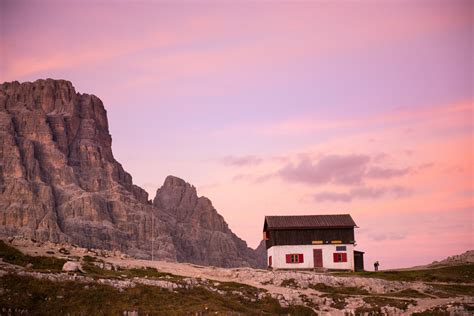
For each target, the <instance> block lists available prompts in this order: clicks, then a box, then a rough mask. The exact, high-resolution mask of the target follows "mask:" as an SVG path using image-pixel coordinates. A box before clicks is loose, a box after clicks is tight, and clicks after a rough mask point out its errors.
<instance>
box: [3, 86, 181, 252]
mask: <svg viewBox="0 0 474 316" xmlns="http://www.w3.org/2000/svg"><path fill="white" fill-rule="evenodd" d="M111 143H112V138H111V136H110V134H109V128H108V122H107V112H106V110H105V109H104V106H103V104H102V102H101V101H100V99H99V98H97V97H96V96H94V95H88V94H79V93H76V91H75V90H74V87H73V86H72V84H71V83H70V82H68V81H63V80H51V79H48V80H38V81H35V82H33V83H29V82H28V83H21V84H20V83H18V82H11V83H4V84H2V85H0V170H1V171H0V189H1V191H0V234H2V235H24V236H28V237H31V238H35V239H37V240H51V241H67V242H71V243H75V244H78V245H81V246H84V247H97V248H106V249H120V250H123V251H127V252H128V253H131V254H134V255H137V256H139V257H148V256H149V253H150V249H151V248H150V247H151V243H150V237H151V236H152V235H153V236H154V238H155V243H154V244H155V245H154V246H155V247H154V248H155V249H154V250H155V255H156V256H157V257H159V258H163V259H169V260H175V259H176V252H175V249H174V246H173V242H172V240H171V238H170V232H169V230H168V228H167V227H166V226H165V225H164V224H163V223H162V222H160V221H156V222H155V223H154V225H153V227H152V221H151V218H152V215H153V213H154V209H153V207H152V205H151V203H149V202H148V194H147V193H146V192H145V191H144V190H143V189H141V188H139V187H137V186H135V185H133V183H132V177H131V176H130V174H128V173H127V172H125V171H124V170H123V168H122V166H121V165H120V163H118V162H117V161H116V160H115V159H114V156H113V154H112V149H111ZM152 229H153V232H152Z"/></svg>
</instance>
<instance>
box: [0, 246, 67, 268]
mask: <svg viewBox="0 0 474 316" xmlns="http://www.w3.org/2000/svg"><path fill="white" fill-rule="evenodd" d="M0 258H2V259H3V261H5V262H8V263H11V264H15V265H19V266H23V267H26V266H27V265H28V264H31V265H32V268H33V269H37V270H52V271H61V270H62V268H63V265H64V263H65V262H66V260H65V259H59V258H55V257H43V256H29V255H25V254H23V253H22V252H21V251H19V250H18V249H16V248H14V247H12V246H10V245H7V244H6V243H5V242H4V241H3V240H0Z"/></svg>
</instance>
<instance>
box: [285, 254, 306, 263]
mask: <svg viewBox="0 0 474 316" xmlns="http://www.w3.org/2000/svg"><path fill="white" fill-rule="evenodd" d="M302 262H304V259H303V254H302V253H293V254H289V255H286V263H302Z"/></svg>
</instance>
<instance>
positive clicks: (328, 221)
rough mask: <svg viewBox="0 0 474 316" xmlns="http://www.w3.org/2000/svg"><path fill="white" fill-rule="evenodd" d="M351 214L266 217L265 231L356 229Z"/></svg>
mask: <svg viewBox="0 0 474 316" xmlns="http://www.w3.org/2000/svg"><path fill="white" fill-rule="evenodd" d="M356 226H357V225H356V223H355V222H354V220H353V219H352V217H351V216H350V215H349V214H337V215H296V216H265V224H264V229H265V228H266V229H302V228H335V227H356Z"/></svg>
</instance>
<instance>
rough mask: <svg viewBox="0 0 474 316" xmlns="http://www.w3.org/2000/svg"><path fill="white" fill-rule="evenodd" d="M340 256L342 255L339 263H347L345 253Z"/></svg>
mask: <svg viewBox="0 0 474 316" xmlns="http://www.w3.org/2000/svg"><path fill="white" fill-rule="evenodd" d="M341 255H342V260H341V261H342V262H347V253H345V252H344V253H341Z"/></svg>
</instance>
